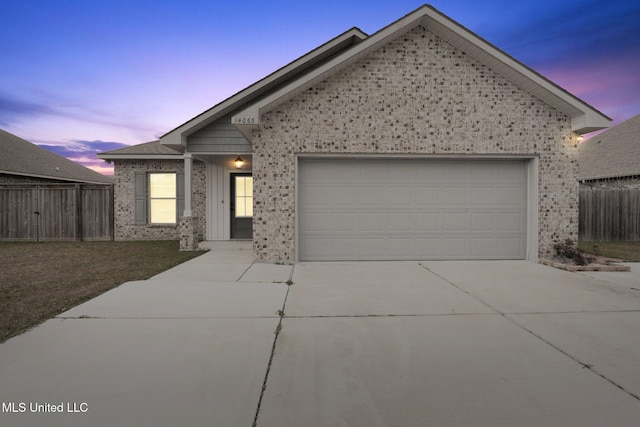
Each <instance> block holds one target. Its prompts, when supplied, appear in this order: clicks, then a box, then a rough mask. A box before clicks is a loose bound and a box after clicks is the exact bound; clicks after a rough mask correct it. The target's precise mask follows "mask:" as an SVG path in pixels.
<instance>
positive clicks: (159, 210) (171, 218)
mask: <svg viewBox="0 0 640 427" xmlns="http://www.w3.org/2000/svg"><path fill="white" fill-rule="evenodd" d="M175 222H176V200H175V199H155V200H151V223H152V224H175Z"/></svg>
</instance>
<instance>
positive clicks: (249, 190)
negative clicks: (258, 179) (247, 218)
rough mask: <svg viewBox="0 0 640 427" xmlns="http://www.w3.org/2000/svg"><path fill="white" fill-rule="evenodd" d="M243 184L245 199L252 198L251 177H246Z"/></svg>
mask: <svg viewBox="0 0 640 427" xmlns="http://www.w3.org/2000/svg"><path fill="white" fill-rule="evenodd" d="M244 184H245V187H244V189H245V196H247V197H253V177H252V176H248V177H247V179H246V180H245V182H244Z"/></svg>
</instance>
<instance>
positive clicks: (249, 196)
mask: <svg viewBox="0 0 640 427" xmlns="http://www.w3.org/2000/svg"><path fill="white" fill-rule="evenodd" d="M234 179H235V192H236V194H235V196H236V200H235V206H236V210H235V216H236V218H251V217H253V177H252V176H235V177H234Z"/></svg>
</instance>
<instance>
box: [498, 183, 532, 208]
mask: <svg viewBox="0 0 640 427" xmlns="http://www.w3.org/2000/svg"><path fill="white" fill-rule="evenodd" d="M499 190H500V191H499V193H498V197H497V203H498V204H499V205H501V206H521V205H522V203H523V201H524V199H525V196H526V194H525V192H524V190H523V189H522V188H514V187H501V188H500V189H499Z"/></svg>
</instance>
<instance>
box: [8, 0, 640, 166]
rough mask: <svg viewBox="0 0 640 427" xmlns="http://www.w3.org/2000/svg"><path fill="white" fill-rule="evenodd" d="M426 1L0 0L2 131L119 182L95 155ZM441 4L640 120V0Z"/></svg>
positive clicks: (540, 68) (593, 99)
mask: <svg viewBox="0 0 640 427" xmlns="http://www.w3.org/2000/svg"><path fill="white" fill-rule="evenodd" d="M422 4H423V3H422V2H421V1H411V0H394V1H389V0H387V1H382V0H368V1H349V0H340V1H337V0H322V1H315V0H310V1H299V0H290V1H269V0H265V1H260V2H258V1H254V0H247V1H237V0H234V1H224V2H223V1H219V0H213V1H212V0H209V1H205V0H180V1H177V0H175V1H173V0H172V1H166V0H165V1H163V0H155V1H150V0H139V1H136V0H125V1H120V0H92V1H86V0H83V1H77V0H60V1H48V0H21V1H9V0H0V6H1V10H2V17H3V20H2V21H3V23H2V26H0V128H2V129H4V130H6V131H8V132H10V133H13V134H15V135H17V136H19V137H21V138H24V139H26V140H28V141H31V142H34V143H36V144H39V145H42V146H44V147H45V148H48V149H50V150H52V151H54V152H56V153H58V154H61V155H63V156H65V157H68V158H70V159H72V160H74V161H77V162H79V163H81V164H83V165H85V166H88V167H91V168H92V169H94V170H97V171H99V172H102V173H105V174H111V173H112V169H111V167H110V166H109V165H106V164H105V163H104V162H103V161H102V160H98V159H96V157H95V153H97V152H102V151H109V150H113V149H116V148H120V147H124V146H126V145H132V144H138V143H142V142H147V141H151V140H154V139H157V138H158V137H160V136H161V135H163V134H164V133H166V132H168V131H170V130H171V129H173V128H175V127H176V126H178V125H180V124H182V123H184V122H186V121H187V120H189V119H191V118H192V117H194V116H196V115H198V114H200V113H201V112H203V111H205V110H206V109H208V108H210V107H211V106H213V105H215V104H217V103H219V102H220V101H222V100H224V99H225V98H227V97H229V96H230V95H233V94H234V93H236V92H238V91H240V90H242V89H244V88H245V87H247V86H248V85H250V84H252V83H254V82H256V81H257V80H260V79H261V78H263V77H265V76H266V75H268V74H270V73H271V72H273V71H275V70H276V69H278V68H280V67H282V66H283V65H286V64H287V63H289V62H291V61H292V60H294V59H296V58H298V57H300V56H301V55H303V54H305V53H306V52H308V51H310V50H312V49H314V48H316V47H317V46H319V45H321V44H323V43H324V42H326V41H328V40H330V39H331V38H333V37H335V36H336V35H338V34H340V33H342V32H344V31H346V30H348V29H349V28H352V27H358V28H360V29H361V30H363V31H364V32H366V33H367V34H373V33H375V32H376V31H378V30H380V29H381V28H383V27H384V26H386V25H388V24H390V23H391V22H393V21H395V20H396V19H398V18H401V17H402V16H404V15H406V14H407V13H409V12H411V11H413V10H414V9H416V8H418V7H420V6H421V5H422ZM430 4H431V5H432V6H434V7H435V8H436V9H438V10H439V11H441V12H442V13H444V14H446V15H448V16H449V17H451V18H452V19H454V20H455V21H458V22H459V23H461V24H462V25H464V26H465V27H467V28H468V29H470V30H471V31H473V32H475V33H476V34H478V35H479V36H480V37H482V38H484V39H486V40H487V41H489V42H490V43H493V44H494V45H496V46H497V47H498V48H500V49H502V50H503V51H505V52H506V53H508V54H510V55H511V56H513V57H515V58H516V59H518V60H519V61H521V62H523V63H524V64H526V65H528V66H529V67H531V68H533V69H534V70H536V71H537V72H539V73H541V74H542V75H544V76H545V77H547V78H549V79H550V80H552V81H553V82H554V83H556V84H558V85H560V86H561V87H563V88H564V89H566V90H568V91H569V92H571V93H573V94H574V95H576V96H578V97H580V98H582V99H583V100H584V101H586V102H588V103H589V104H591V105H592V106H593V107H595V108H596V109H598V110H600V111H602V112H603V113H604V114H606V115H608V116H609V117H611V118H612V119H613V125H616V124H618V123H620V122H622V121H624V120H626V119H628V118H630V117H632V116H635V115H636V114H638V113H640V2H637V1H635V2H634V1H629V0H611V1H601V0H598V1H592V0H554V1H549V0H538V1H526V2H521V1H513V0H504V1H503V0H488V1H477V0H443V1H439V0H434V1H432V2H431V3H430ZM587 136H588V135H587ZM0 155H1V153H0Z"/></svg>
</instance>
